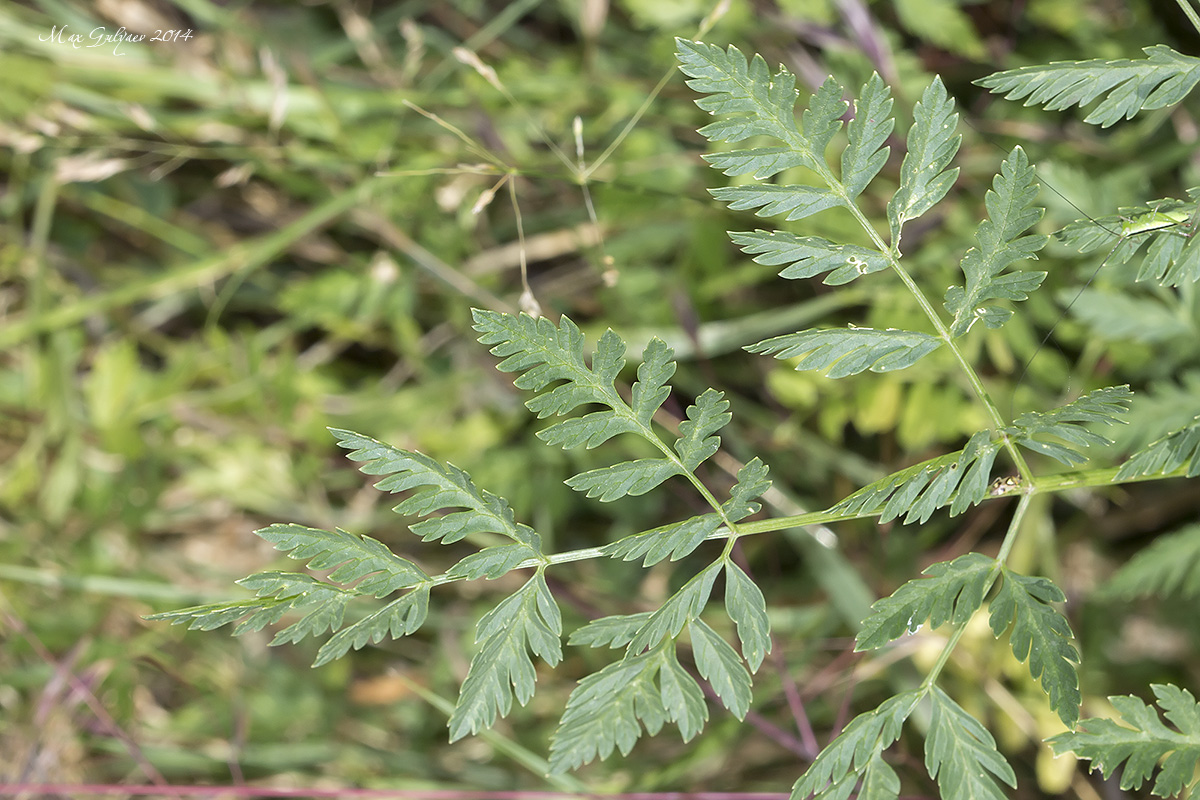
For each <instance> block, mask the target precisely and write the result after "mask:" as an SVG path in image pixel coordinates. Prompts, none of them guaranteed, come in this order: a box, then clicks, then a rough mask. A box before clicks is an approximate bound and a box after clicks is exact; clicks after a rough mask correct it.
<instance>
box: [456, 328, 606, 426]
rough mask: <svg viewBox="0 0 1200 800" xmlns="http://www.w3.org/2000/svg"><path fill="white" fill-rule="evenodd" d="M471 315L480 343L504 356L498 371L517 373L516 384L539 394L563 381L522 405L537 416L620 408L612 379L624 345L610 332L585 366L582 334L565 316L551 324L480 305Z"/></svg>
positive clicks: (601, 339) (540, 417)
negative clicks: (583, 407) (595, 405)
mask: <svg viewBox="0 0 1200 800" xmlns="http://www.w3.org/2000/svg"><path fill="white" fill-rule="evenodd" d="M471 313H472V314H473V316H474V319H475V326H474V327H475V330H477V331H479V333H480V334H481V335H480V337H479V341H480V342H481V343H483V344H485V345H491V346H492V347H491V353H492V355H494V356H497V357H499V358H502V359H503V360H502V361H501V362H500V363H499V364H497V365H496V369H498V370H500V371H501V372H520V373H521V375H520V376H518V377H517V379H516V380H515V381H513V383H514V384H515V385H516V386H517V387H518V388H520V389H529V390H531V391H534V392H542V391H543V390H544V389H545V388H546V387H547V386H549V385H550V384H552V383H554V382H555V381H565V383H562V384H560V385H558V386H556V387H555V388H554V389H552V390H551V391H548V392H545V393H544V394H539V395H538V396H537V397H534V398H533V399H532V400H529V401H528V402H526V403H525V405H526V406H527V407H528V408H529V410H530V411H533V412H534V413H535V414H537V415H538V418H539V419H542V418H545V417H548V416H550V415H552V414H557V415H560V416H561V415H565V414H568V413H570V412H571V411H573V410H574V409H576V408H578V407H579V406H581V405H583V404H585V403H599V404H601V405H605V406H608V407H610V408H617V407H622V406H624V401H622V400H621V398H620V396H619V395H618V394H617V391H616V389H615V388H614V387H613V381H615V380H616V377H617V375H618V373H620V371H621V367H622V366H624V364H625V344H624V343H623V342H622V341H621V339H620V337H618V336H617V335H616V334H615V333H613V332H612V331H605V333H604V335H603V336H601V337H600V341H599V342H598V343H597V345H596V352H595V353H594V354H593V355H592V365H591V366H590V367H589V366H588V365H587V364H585V363H584V360H583V333H582V332H581V331H580V330H579V328H578V327H577V326H576V325H575V323H574V322H572V321H571V320H570V319H568V318H567V317H565V316H564V317H562V318H561V319H560V321H559V325H558V327H555V325H554V323H553V322H551V321H550V320H548V319H546V318H545V317H541V318H539V319H534V318H533V317H530V316H529V315H527V314H520V315H513V314H502V313H499V312H496V311H485V310H481V309H478V308H476V309H472V312H471Z"/></svg>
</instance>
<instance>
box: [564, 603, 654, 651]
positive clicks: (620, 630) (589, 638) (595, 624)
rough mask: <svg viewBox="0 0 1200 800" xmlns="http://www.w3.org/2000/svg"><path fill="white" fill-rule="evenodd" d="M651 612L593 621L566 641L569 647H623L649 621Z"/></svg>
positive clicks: (620, 615) (618, 615) (619, 615)
mask: <svg viewBox="0 0 1200 800" xmlns="http://www.w3.org/2000/svg"><path fill="white" fill-rule="evenodd" d="M651 613H653V612H650V611H642V612H640V613H638V614H615V615H613V616H611V617H601V618H600V619H594V620H592V621H591V622H589V623H588V624H587V625H584V626H583V627H582V628H579V629H577V630H575V631H574V632H573V633H572V634H571V637H570V638H569V639H568V640H567V644H570V645H587V646H589V647H625V646H626V645H628V644H629V643H630V642H631V641H633V637H634V636H635V635H636V634H637V632H638V631H639V630H641V628H642V626H643V625H645V624H646V622H647V621H648V620H649V619H650V614H651Z"/></svg>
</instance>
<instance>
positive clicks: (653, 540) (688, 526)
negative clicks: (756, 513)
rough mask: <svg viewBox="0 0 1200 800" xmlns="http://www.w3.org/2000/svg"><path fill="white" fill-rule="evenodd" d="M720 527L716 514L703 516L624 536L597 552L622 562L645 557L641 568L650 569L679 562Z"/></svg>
mask: <svg viewBox="0 0 1200 800" xmlns="http://www.w3.org/2000/svg"><path fill="white" fill-rule="evenodd" d="M727 502H731V501H727ZM719 527H721V518H720V517H718V516H717V515H716V514H702V515H700V516H698V517H692V518H691V519H686V520H684V521H683V522H675V523H672V524H670V525H666V526H664V527H661V528H655V529H654V530H649V531H643V532H642V533H635V534H634V535H632V536H626V537H625V538H624V539H619V540H617V541H615V542H612V543H610V544H606V545H604V546H603V547H601V548H600V551H601V552H602V553H604V555H606V556H610V557H611V558H619V559H621V560H622V561H633V560H634V559H635V558H642V557H643V556H644V559H643V561H642V566H646V567H650V566H653V565H655V564H657V563H658V562H660V561H662V560H663V559H664V558H667V557H670V559H671V560H672V561H678V560H679V559H681V558H683V557H684V556H686V555H688V554H690V553H691V552H692V551H693V550H695V549H696V548H697V547H699V546H700V544H701V543H702V542H704V540H706V539H707V538H708V537H709V536H710V535H711V534H712V533H713V532H715V531H716V530H717V528H719Z"/></svg>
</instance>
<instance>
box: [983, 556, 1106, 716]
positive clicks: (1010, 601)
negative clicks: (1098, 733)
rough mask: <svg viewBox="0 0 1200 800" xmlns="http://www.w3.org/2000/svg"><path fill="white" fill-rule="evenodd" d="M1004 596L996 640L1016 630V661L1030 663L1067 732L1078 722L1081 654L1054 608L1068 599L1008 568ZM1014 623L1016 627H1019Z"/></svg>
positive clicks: (995, 614) (996, 606)
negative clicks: (1005, 632)
mask: <svg viewBox="0 0 1200 800" xmlns="http://www.w3.org/2000/svg"><path fill="white" fill-rule="evenodd" d="M1001 572H1002V573H1003V575H1004V581H1003V583H1002V584H1001V586H1000V592H999V594H997V595H996V597H995V599H993V600H992V602H991V604H990V606H989V609H990V611H991V616H990V619H989V622H990V623H991V626H992V632H993V633H995V634H996V636H997V637H999V636H1000V635H1002V634H1003V633H1004V631H1005V630H1006V629H1007V628H1008V626H1009V624H1010V623H1011V624H1012V626H1013V627H1012V634H1011V635H1010V636H1009V645H1010V646H1011V647H1012V651H1013V655H1014V656H1016V658H1017V661H1025V659H1026V658H1028V659H1029V674H1030V675H1031V676H1033V678H1034V680H1037V679H1038V678H1041V680H1042V688H1043V689H1044V690H1045V691H1046V694H1047V695H1049V697H1050V707H1051V708H1052V709H1054V712H1055V713H1056V714H1058V717H1059V719H1061V720H1062V721H1063V724H1064V725H1066V726H1067V727H1068V728H1070V727H1073V726H1074V725H1075V723H1076V722H1077V721H1078V720H1079V704H1080V703H1081V702H1082V700H1083V698H1082V696H1081V695H1080V693H1079V677H1078V675H1076V673H1075V665H1076V664H1078V663H1079V652H1078V651H1077V650H1076V649H1075V646H1074V645H1073V644H1071V639H1072V633H1071V626H1070V624H1069V623H1068V622H1067V619H1066V617H1064V616H1063V615H1062V614H1060V613H1058V611H1057V610H1055V609H1054V608H1053V607H1052V606H1051V605H1050V604H1051V603H1061V602H1063V601H1064V600H1066V599H1067V597H1066V595H1064V594H1063V593H1062V590H1061V589H1059V588H1058V587H1057V586H1055V585H1054V584H1053V583H1051V582H1050V581H1049V580H1047V579H1046V578H1030V577H1027V576H1025V575H1020V574H1018V573H1016V572H1013V571H1011V570H1009V569H1007V568H1005V567H1002V568H1001ZM1014 618H1015V622H1014Z"/></svg>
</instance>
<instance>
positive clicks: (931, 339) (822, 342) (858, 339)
mask: <svg viewBox="0 0 1200 800" xmlns="http://www.w3.org/2000/svg"><path fill="white" fill-rule="evenodd" d="M941 345H942V340H941V339H939V338H938V337H936V336H933V335H930V334H928V333H919V332H916V331H900V330H891V329H888V330H880V329H877V328H853V327H852V328H826V329H822V330H810V331H801V332H799V333H789V334H786V335H784V336H776V337H775V338H773V339H767V340H765V341H762V342H759V343H758V344H752V345H749V346H748V347H746V350H748V351H750V352H751V353H768V354H771V355H774V356H775V357H776V358H781V359H782V358H796V357H800V356H803V357H802V358H801V359H800V361H799V362H798V363H797V364H796V369H797V370H801V371H803V370H820V369H826V368H827V367H828V368H829V371H828V372H827V373H826V374H827V375H828V376H829V377H830V378H845V377H847V376H849V375H857V374H858V373H860V372H864V371H866V370H871V371H872V372H890V371H892V370H897V369H904V368H905V367H911V366H912V365H913V364H915V363H917V362H918V361H920V360H921V359H922V358H924V357H925V356H927V355H929V354H930V353H932V352H933V351H934V350H936V349H938V348H939V347H940V346H941Z"/></svg>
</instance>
